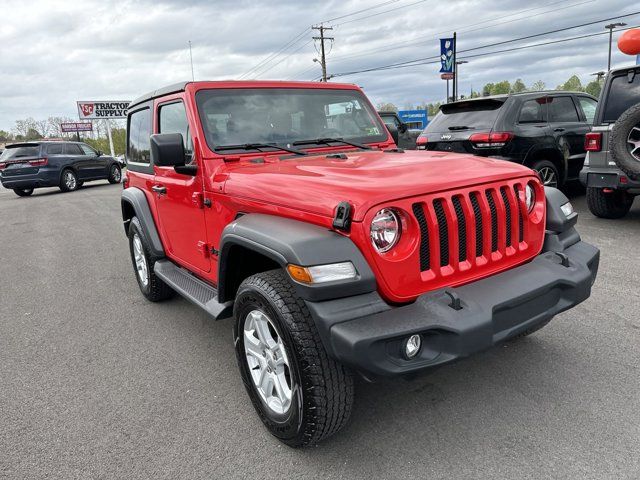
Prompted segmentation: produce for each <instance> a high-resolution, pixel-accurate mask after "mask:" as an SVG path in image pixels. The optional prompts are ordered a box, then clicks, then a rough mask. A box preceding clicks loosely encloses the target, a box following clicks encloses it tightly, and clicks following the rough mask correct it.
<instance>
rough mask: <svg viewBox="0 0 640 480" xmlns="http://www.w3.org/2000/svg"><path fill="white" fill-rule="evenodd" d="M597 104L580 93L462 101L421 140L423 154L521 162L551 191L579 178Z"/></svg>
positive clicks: (441, 114)
mask: <svg viewBox="0 0 640 480" xmlns="http://www.w3.org/2000/svg"><path fill="white" fill-rule="evenodd" d="M596 106H597V100H596V99H595V98H594V97H592V96H591V95H588V94H586V93H580V92H562V91H552V92H527V93H518V94H511V95H497V96H491V97H481V98H474V99H468V100H461V101H457V102H453V103H448V104H445V105H442V106H441V107H440V112H438V114H437V115H436V116H435V117H434V119H433V120H432V121H431V123H429V125H428V126H427V128H426V129H425V130H424V132H423V133H422V134H421V135H420V137H418V149H427V150H440V151H446V152H462V153H473V154H476V155H481V156H485V157H488V156H491V157H494V158H500V159H503V160H510V161H512V162H516V163H521V164H523V165H526V166H528V167H530V168H532V169H534V170H536V171H537V172H538V174H539V175H540V178H541V179H542V181H543V182H544V184H545V185H546V186H549V187H560V186H562V185H563V184H564V183H565V182H566V181H567V180H574V179H577V178H578V175H579V173H580V169H581V168H582V164H583V162H584V158H585V155H586V152H585V148H584V139H585V135H586V133H587V132H589V131H590V130H591V124H592V123H593V119H594V116H595V111H596Z"/></svg>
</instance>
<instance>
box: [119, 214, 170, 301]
mask: <svg viewBox="0 0 640 480" xmlns="http://www.w3.org/2000/svg"><path fill="white" fill-rule="evenodd" d="M129 250H130V251H131V263H132V264H133V271H134V272H135V273H136V280H137V281H138V286H139V287H140V291H141V292H142V295H144V296H145V298H146V299H147V300H149V301H151V302H160V301H162V300H166V299H167V298H171V297H172V296H173V294H174V291H173V290H172V289H171V287H169V285H167V284H166V283H164V282H163V281H162V280H161V279H160V278H159V277H158V276H156V274H155V272H154V271H153V266H154V264H155V263H156V260H159V258H158V257H155V256H154V255H153V254H152V253H151V250H150V249H149V243H148V242H147V237H146V236H145V234H144V231H143V229H142V226H141V225H140V221H139V220H138V218H137V217H133V218H132V219H131V223H130V224H129Z"/></svg>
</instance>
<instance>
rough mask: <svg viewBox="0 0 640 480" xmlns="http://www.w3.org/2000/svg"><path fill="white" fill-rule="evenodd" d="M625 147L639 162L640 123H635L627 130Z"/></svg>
mask: <svg viewBox="0 0 640 480" xmlns="http://www.w3.org/2000/svg"><path fill="white" fill-rule="evenodd" d="M627 148H628V149H629V153H630V154H631V156H632V157H633V158H634V159H635V160H636V161H638V162H640V125H636V126H635V127H633V128H632V129H631V131H630V132H629V135H628V136H627Z"/></svg>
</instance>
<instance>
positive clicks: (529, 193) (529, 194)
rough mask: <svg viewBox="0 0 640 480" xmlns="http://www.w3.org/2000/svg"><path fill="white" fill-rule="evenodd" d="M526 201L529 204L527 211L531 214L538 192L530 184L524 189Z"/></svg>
mask: <svg viewBox="0 0 640 480" xmlns="http://www.w3.org/2000/svg"><path fill="white" fill-rule="evenodd" d="M524 201H525V203H526V204H527V210H528V211H529V212H530V211H531V210H533V207H534V205H535V203H536V192H535V190H534V189H533V187H532V186H531V184H529V183H527V186H526V188H525V189H524Z"/></svg>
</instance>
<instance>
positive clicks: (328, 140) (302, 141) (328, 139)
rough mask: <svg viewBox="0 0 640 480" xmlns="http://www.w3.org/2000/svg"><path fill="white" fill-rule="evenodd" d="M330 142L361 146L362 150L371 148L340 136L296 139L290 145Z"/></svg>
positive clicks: (325, 143)
mask: <svg viewBox="0 0 640 480" xmlns="http://www.w3.org/2000/svg"><path fill="white" fill-rule="evenodd" d="M332 143H344V144H345V145H350V146H352V147H356V148H361V149H362V150H372V148H371V147H370V146H368V145H363V144H361V143H356V142H349V141H348V140H344V139H342V138H314V139H312V140H298V141H297V142H293V143H292V145H296V146H297V145H331V144H332Z"/></svg>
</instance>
